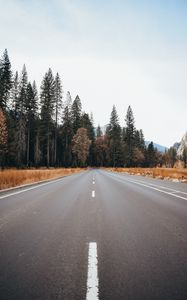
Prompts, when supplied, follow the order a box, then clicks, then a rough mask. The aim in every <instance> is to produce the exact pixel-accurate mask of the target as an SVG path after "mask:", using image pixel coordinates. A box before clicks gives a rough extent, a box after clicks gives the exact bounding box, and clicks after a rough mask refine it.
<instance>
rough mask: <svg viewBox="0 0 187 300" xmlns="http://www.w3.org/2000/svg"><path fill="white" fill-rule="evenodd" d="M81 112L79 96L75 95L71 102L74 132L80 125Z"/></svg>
mask: <svg viewBox="0 0 187 300" xmlns="http://www.w3.org/2000/svg"><path fill="white" fill-rule="evenodd" d="M81 114H82V104H81V100H80V98H79V96H78V95H77V96H76V98H75V100H74V101H73V104H72V124H73V132H74V134H75V133H76V132H77V130H78V128H80V127H81Z"/></svg>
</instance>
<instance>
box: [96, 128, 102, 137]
mask: <svg viewBox="0 0 187 300" xmlns="http://www.w3.org/2000/svg"><path fill="white" fill-rule="evenodd" d="M102 135H103V133H102V130H101V127H100V125H98V126H97V129H96V137H97V138H98V137H101V136H102Z"/></svg>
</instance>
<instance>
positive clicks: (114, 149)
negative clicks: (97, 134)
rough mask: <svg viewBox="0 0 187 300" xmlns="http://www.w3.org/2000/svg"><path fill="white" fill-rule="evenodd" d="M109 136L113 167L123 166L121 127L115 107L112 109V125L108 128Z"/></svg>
mask: <svg viewBox="0 0 187 300" xmlns="http://www.w3.org/2000/svg"><path fill="white" fill-rule="evenodd" d="M107 135H108V136H109V148H110V161H111V165H112V166H113V167H117V166H121V165H122V163H123V162H122V144H121V127H120V125H119V119H118V114H117V111H116V107H115V105H114V106H113V108H112V112H111V116H110V123H109V125H108V128H107Z"/></svg>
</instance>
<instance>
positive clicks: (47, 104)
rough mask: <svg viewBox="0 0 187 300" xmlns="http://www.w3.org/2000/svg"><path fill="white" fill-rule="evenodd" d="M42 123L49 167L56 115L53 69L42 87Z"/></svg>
mask: <svg viewBox="0 0 187 300" xmlns="http://www.w3.org/2000/svg"><path fill="white" fill-rule="evenodd" d="M40 99H41V123H42V131H43V132H42V133H43V136H44V156H45V158H46V164H47V167H49V165H50V163H51V159H50V146H51V141H50V137H51V135H52V128H53V123H54V122H53V116H54V113H55V82H54V78H53V74H52V71H51V69H49V70H48V72H47V73H46V74H45V76H44V79H43V81H42V85H41V94H40Z"/></svg>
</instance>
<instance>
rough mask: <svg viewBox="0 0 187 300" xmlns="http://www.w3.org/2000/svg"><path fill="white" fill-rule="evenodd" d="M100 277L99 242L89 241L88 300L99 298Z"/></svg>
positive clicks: (97, 299)
mask: <svg viewBox="0 0 187 300" xmlns="http://www.w3.org/2000/svg"><path fill="white" fill-rule="evenodd" d="M98 290H99V279H98V261H97V243H95V242H91V243H89V250H88V277H87V293H86V300H99V295H98Z"/></svg>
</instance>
